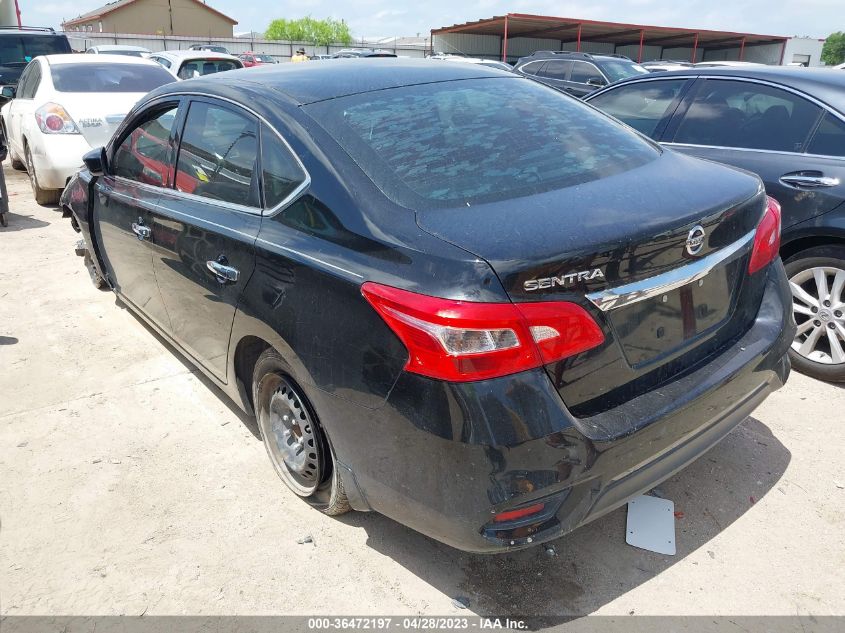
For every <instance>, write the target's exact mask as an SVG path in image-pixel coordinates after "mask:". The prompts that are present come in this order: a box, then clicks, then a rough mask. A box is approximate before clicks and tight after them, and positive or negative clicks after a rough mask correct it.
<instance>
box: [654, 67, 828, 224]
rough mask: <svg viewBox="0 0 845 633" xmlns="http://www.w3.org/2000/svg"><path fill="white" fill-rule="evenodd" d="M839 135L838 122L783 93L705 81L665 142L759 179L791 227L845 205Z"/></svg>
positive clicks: (745, 83) (739, 82)
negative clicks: (743, 171) (756, 176)
mask: <svg viewBox="0 0 845 633" xmlns="http://www.w3.org/2000/svg"><path fill="white" fill-rule="evenodd" d="M842 130H843V118H842V116H841V115H838V114H836V113H834V112H832V111H828V110H827V109H826V108H823V107H822V106H820V105H818V104H817V103H815V102H813V101H811V100H810V99H808V98H807V97H806V96H804V95H802V94H800V93H797V92H795V91H792V90H789V89H787V88H785V87H782V86H774V85H771V84H768V83H763V82H759V81H752V80H748V79H736V78H729V79H723V78H715V77H707V78H701V79H699V80H698V82H697V85H696V86H695V87H693V89H692V90H690V95H689V96H688V97H687V99H686V103H685V104H684V106H682V107H681V108H679V109H678V112H677V114H676V116H675V118H674V119H673V120H672V121H671V123H670V124H669V126H668V127H667V129H666V132H665V134H664V137H663V139H662V141H663V142H664V143H665V144H667V145H669V146H670V147H672V148H673V149H676V150H678V151H680V152H684V153H687V154H691V155H694V156H698V157H700V158H707V159H709V160H714V161H718V162H721V163H727V164H729V165H734V166H736V167H741V168H742V169H747V170H748V171H751V172H754V173H756V174H758V175H759V176H760V178H762V179H763V182H764V183H765V185H766V191H767V192H768V193H769V195H771V196H773V197H774V198H776V199H777V200H778V201H779V202H780V203H781V205H782V207H783V225H784V227H789V226H792V225H794V224H798V223H799V222H802V221H804V220H807V219H809V218H812V217H815V216H818V215H821V214H823V213H827V212H828V211H831V210H832V209H834V208H836V207H837V206H839V204H841V203H842V201H843V200H845V159H843V157H842V155H843V154H844V153H845V149H843V146H842V145H841V141H842V139H843V131H842ZM837 142H838V143H839V144H837Z"/></svg>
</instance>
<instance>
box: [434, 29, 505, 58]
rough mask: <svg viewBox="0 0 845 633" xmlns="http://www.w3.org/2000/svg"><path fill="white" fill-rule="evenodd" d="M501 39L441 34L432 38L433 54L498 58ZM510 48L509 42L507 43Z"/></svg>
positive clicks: (469, 34)
mask: <svg viewBox="0 0 845 633" xmlns="http://www.w3.org/2000/svg"><path fill="white" fill-rule="evenodd" d="M501 46H502V43H501V38H500V37H499V36H498V35H473V34H471V33H443V34H441V35H434V36H433V37H432V46H431V47H432V48H433V49H434V52H435V53H454V54H459V55H467V56H469V57H492V58H496V59H498V58H500V57H501V55H502V48H501ZM508 46H510V40H509V41H508Z"/></svg>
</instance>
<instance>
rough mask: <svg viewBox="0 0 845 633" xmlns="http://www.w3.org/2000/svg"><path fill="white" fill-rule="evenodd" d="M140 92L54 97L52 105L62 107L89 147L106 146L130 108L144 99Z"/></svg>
mask: <svg viewBox="0 0 845 633" xmlns="http://www.w3.org/2000/svg"><path fill="white" fill-rule="evenodd" d="M145 94H146V93H141V92H114V93H97V94H96V95H94V94H92V93H85V92H62V93H57V94H56V97H55V101H56V102H57V103H58V104H59V105H61V106H62V107H64V109H65V111H66V112H67V113H68V114H69V115H70V116H71V118H72V119H73V120H74V122H75V123H76V126H77V127H78V128H79V131H80V133H81V134H82V136H83V137H84V138H85V140H86V141H87V142H88V144H89V145H90V146H91V147H100V146H103V145H105V144H106V143H108V142H109V140H110V139H111V137H112V135H113V134H114V132H115V130H117V128H118V126H119V125H120V124H121V123H122V122H123V119H124V118H125V117H126V115H127V114H128V113H129V111H130V110H131V109H132V107H133V106H134V105H135V104H136V103H137V102H138V101H139V100H140V99H141V98H142V97H143V96H144V95H145Z"/></svg>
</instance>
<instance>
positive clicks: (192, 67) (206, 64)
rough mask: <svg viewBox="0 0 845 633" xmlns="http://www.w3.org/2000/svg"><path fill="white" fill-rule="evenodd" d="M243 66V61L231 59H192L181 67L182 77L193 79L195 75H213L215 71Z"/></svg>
mask: <svg viewBox="0 0 845 633" xmlns="http://www.w3.org/2000/svg"><path fill="white" fill-rule="evenodd" d="M236 68H241V62H239V61H234V60H231V59H212V58H209V59H192V60H190V61H187V62H185V63H184V64H182V67H181V68H179V72H178V73H176V74H177V75H179V78H180V79H191V78H193V77H202V76H203V75H213V74H214V73H222V72H224V71H227V70H235V69H236Z"/></svg>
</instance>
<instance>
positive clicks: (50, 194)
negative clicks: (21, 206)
mask: <svg viewBox="0 0 845 633" xmlns="http://www.w3.org/2000/svg"><path fill="white" fill-rule="evenodd" d="M24 151H25V152H26V173H27V174H29V184H30V185H32V195H33V196H34V197H35V202H37V203H38V204H41V205H47V204H56V203H57V202H58V201H59V195H60V194H61V193H62V192H61V190H59V189H42V188H41V186H40V185H39V184H38V176H36V175H35V165H34V163H33V162H32V152H31V151H30V150H29V146H28V145H27V147H26V150H24Z"/></svg>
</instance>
